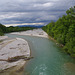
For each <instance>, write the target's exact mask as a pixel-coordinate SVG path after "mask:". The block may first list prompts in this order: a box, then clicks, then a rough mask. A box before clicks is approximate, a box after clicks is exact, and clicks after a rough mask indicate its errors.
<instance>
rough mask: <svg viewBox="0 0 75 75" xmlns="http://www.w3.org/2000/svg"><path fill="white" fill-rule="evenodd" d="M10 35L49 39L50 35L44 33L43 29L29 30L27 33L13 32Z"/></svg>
mask: <svg viewBox="0 0 75 75" xmlns="http://www.w3.org/2000/svg"><path fill="white" fill-rule="evenodd" d="M10 34H17V35H28V36H37V37H44V38H48V34H47V33H46V32H45V31H43V30H42V29H33V30H27V31H22V32H13V33H10Z"/></svg>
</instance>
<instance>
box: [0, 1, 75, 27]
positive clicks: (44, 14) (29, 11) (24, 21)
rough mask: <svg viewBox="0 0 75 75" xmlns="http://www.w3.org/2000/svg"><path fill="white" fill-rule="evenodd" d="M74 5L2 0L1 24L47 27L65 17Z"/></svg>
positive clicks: (68, 3) (63, 2)
mask: <svg viewBox="0 0 75 75" xmlns="http://www.w3.org/2000/svg"><path fill="white" fill-rule="evenodd" d="M74 5H75V0H0V23H1V24H3V25H5V26H16V25H46V24H48V23H49V22H50V21H52V20H53V21H56V20H57V19H58V18H59V17H62V15H65V14H66V10H67V9H69V8H70V7H73V6H74Z"/></svg>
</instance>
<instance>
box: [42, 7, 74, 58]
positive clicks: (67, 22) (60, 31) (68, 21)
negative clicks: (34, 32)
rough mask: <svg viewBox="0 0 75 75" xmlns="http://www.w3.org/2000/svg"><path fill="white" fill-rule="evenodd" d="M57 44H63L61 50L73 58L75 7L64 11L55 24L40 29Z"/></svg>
mask: <svg viewBox="0 0 75 75" xmlns="http://www.w3.org/2000/svg"><path fill="white" fill-rule="evenodd" d="M42 29H43V30H44V31H45V32H47V33H48V35H50V36H51V37H53V38H54V39H55V40H56V41H57V42H59V43H60V44H63V45H64V47H63V49H64V50H65V51H66V52H67V53H68V54H70V55H71V56H72V57H75V6H74V7H71V8H69V9H68V10H67V11H66V15H63V16H62V17H61V18H59V19H58V20H57V21H56V22H53V21H52V22H51V23H49V24H48V25H46V26H44V27H43V28H42Z"/></svg>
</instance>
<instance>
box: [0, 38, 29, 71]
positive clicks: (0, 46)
mask: <svg viewBox="0 0 75 75" xmlns="http://www.w3.org/2000/svg"><path fill="white" fill-rule="evenodd" d="M21 57H22V58H21ZM24 57H26V58H27V57H30V48H29V45H28V42H27V41H26V40H24V39H22V38H15V39H11V40H4V41H2V42H0V72H3V71H4V70H6V69H9V68H12V67H15V68H16V69H15V70H19V69H20V68H22V67H23V66H24V64H25V63H26V61H25V60H24V59H23V58H24ZM12 58H14V59H15V58H16V60H13V61H9V60H11V59H12ZM17 59H18V60H17Z"/></svg>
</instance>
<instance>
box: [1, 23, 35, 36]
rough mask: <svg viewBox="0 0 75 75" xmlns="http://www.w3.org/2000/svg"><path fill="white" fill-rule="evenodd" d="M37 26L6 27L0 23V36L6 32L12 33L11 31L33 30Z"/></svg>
mask: <svg viewBox="0 0 75 75" xmlns="http://www.w3.org/2000/svg"><path fill="white" fill-rule="evenodd" d="M34 28H35V27H13V26H10V27H5V26H4V25H2V24H0V36H2V35H4V33H10V32H19V31H26V30H32V29H34Z"/></svg>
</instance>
